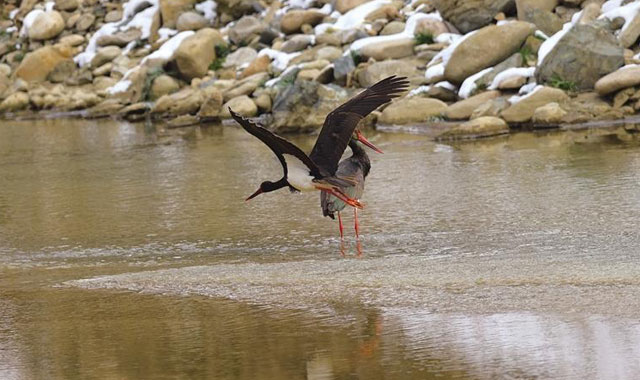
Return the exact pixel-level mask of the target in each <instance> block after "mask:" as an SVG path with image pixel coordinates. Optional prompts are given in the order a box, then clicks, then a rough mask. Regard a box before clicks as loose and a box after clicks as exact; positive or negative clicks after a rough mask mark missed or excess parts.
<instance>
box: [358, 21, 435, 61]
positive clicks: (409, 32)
mask: <svg viewBox="0 0 640 380" xmlns="http://www.w3.org/2000/svg"><path fill="white" fill-rule="evenodd" d="M428 18H429V19H433V20H442V17H440V13H438V12H434V13H429V14H425V13H416V14H414V15H413V16H411V17H409V18H408V19H407V22H406V24H405V27H404V30H403V31H402V32H400V33H396V34H390V35H387V36H373V37H367V38H361V39H359V40H357V41H354V42H353V43H352V44H351V47H350V48H349V49H350V50H351V51H358V50H360V49H362V48H363V47H365V46H367V45H371V44H377V43H381V42H386V41H395V40H399V39H405V38H413V35H414V32H415V30H416V26H417V25H418V21H420V20H424V19H428Z"/></svg>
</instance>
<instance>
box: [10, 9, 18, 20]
mask: <svg viewBox="0 0 640 380" xmlns="http://www.w3.org/2000/svg"><path fill="white" fill-rule="evenodd" d="M18 12H20V8H16V9H14V10H12V11H11V12H9V20H13V19H14V18H16V15H17V14H18Z"/></svg>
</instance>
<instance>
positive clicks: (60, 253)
mask: <svg viewBox="0 0 640 380" xmlns="http://www.w3.org/2000/svg"><path fill="white" fill-rule="evenodd" d="M369 136H370V137H371V139H372V141H373V142H374V143H376V144H377V145H378V146H379V147H380V148H381V149H382V150H384V151H385V154H384V155H379V154H375V153H371V155H370V156H371V159H372V164H373V168H372V172H371V174H370V176H369V177H368V178H367V187H366V190H365V195H364V197H363V201H364V203H365V204H366V207H365V209H364V210H363V211H362V212H360V213H359V218H360V224H361V234H362V236H361V239H360V241H359V242H357V241H356V240H355V238H354V236H353V234H354V233H353V215H352V213H351V212H350V211H348V210H346V211H345V212H344V213H343V219H344V221H345V227H346V228H345V233H346V239H345V241H344V244H343V247H342V250H341V242H340V239H339V234H338V227H337V222H335V221H332V220H330V219H328V218H323V217H322V214H321V210H320V208H319V202H318V198H319V197H318V195H317V194H304V195H299V194H290V193H289V192H288V191H286V190H282V191H280V192H276V193H271V194H267V195H261V196H259V197H257V198H255V199H253V200H251V201H250V202H244V198H245V197H246V196H248V195H249V194H251V193H252V192H253V191H254V190H255V189H256V188H257V187H258V185H259V184H260V182H262V181H263V180H267V179H270V180H277V179H278V178H279V177H280V176H281V169H280V167H279V164H278V162H277V161H276V159H275V157H274V156H273V155H272V153H271V152H270V151H269V150H268V149H267V148H266V147H264V146H263V145H262V144H261V143H260V142H259V141H257V140H256V139H255V138H253V137H252V136H250V135H248V134H246V133H245V132H244V131H242V130H241V129H239V128H237V127H234V126H215V125H213V126H207V127H198V128H187V129H181V130H175V131H162V132H159V133H156V132H155V131H154V129H153V128H150V127H149V126H145V125H143V124H129V123H126V122H116V121H108V120H100V121H92V120H89V121H87V120H41V121H2V122H0V378H1V379H8V380H13V379H143V378H144V379H151V378H153V379H162V378H171V379H175V378H185V379H186V378H189V379H191V378H212V379H213V378H215V379H346V378H360V379H429V378H439V379H495V378H509V379H520V378H525V379H533V378H540V379H543V378H544V379H637V378H639V377H640V297H638V294H640V293H639V291H640V258H639V257H638V256H639V254H640V231H639V230H638V226H639V225H640V188H639V186H638V185H639V180H638V179H639V178H640V140H638V139H637V138H634V137H633V136H630V135H627V134H625V133H621V132H618V131H616V130H584V131H570V132H544V133H537V134H532V133H519V134H515V135H511V136H509V137H502V138H497V139H491V140H485V141H477V142H461V143H453V144H444V143H434V142H432V141H430V139H429V138H427V137H425V136H421V135H410V134H400V133H393V132H390V133H384V134H374V133H372V132H369ZM293 140H294V141H295V142H296V143H297V144H299V145H300V146H301V147H303V148H304V149H306V150H307V151H308V150H309V149H310V148H311V146H312V144H313V142H314V137H305V136H303V137H296V138H293Z"/></svg>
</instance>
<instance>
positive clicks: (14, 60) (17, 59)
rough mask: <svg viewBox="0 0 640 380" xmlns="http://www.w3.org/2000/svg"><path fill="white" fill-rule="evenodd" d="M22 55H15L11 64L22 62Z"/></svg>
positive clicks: (20, 53)
mask: <svg viewBox="0 0 640 380" xmlns="http://www.w3.org/2000/svg"><path fill="white" fill-rule="evenodd" d="M24 55H25V54H24V53H23V52H19V53H16V55H14V56H13V62H22V60H23V59H24Z"/></svg>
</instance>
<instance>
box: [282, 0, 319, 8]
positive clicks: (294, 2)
mask: <svg viewBox="0 0 640 380" xmlns="http://www.w3.org/2000/svg"><path fill="white" fill-rule="evenodd" d="M315 1H316V0H289V1H288V3H289V6H290V7H291V8H302V9H307V8H309V7H311V6H312V5H313V3H314V2H315Z"/></svg>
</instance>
